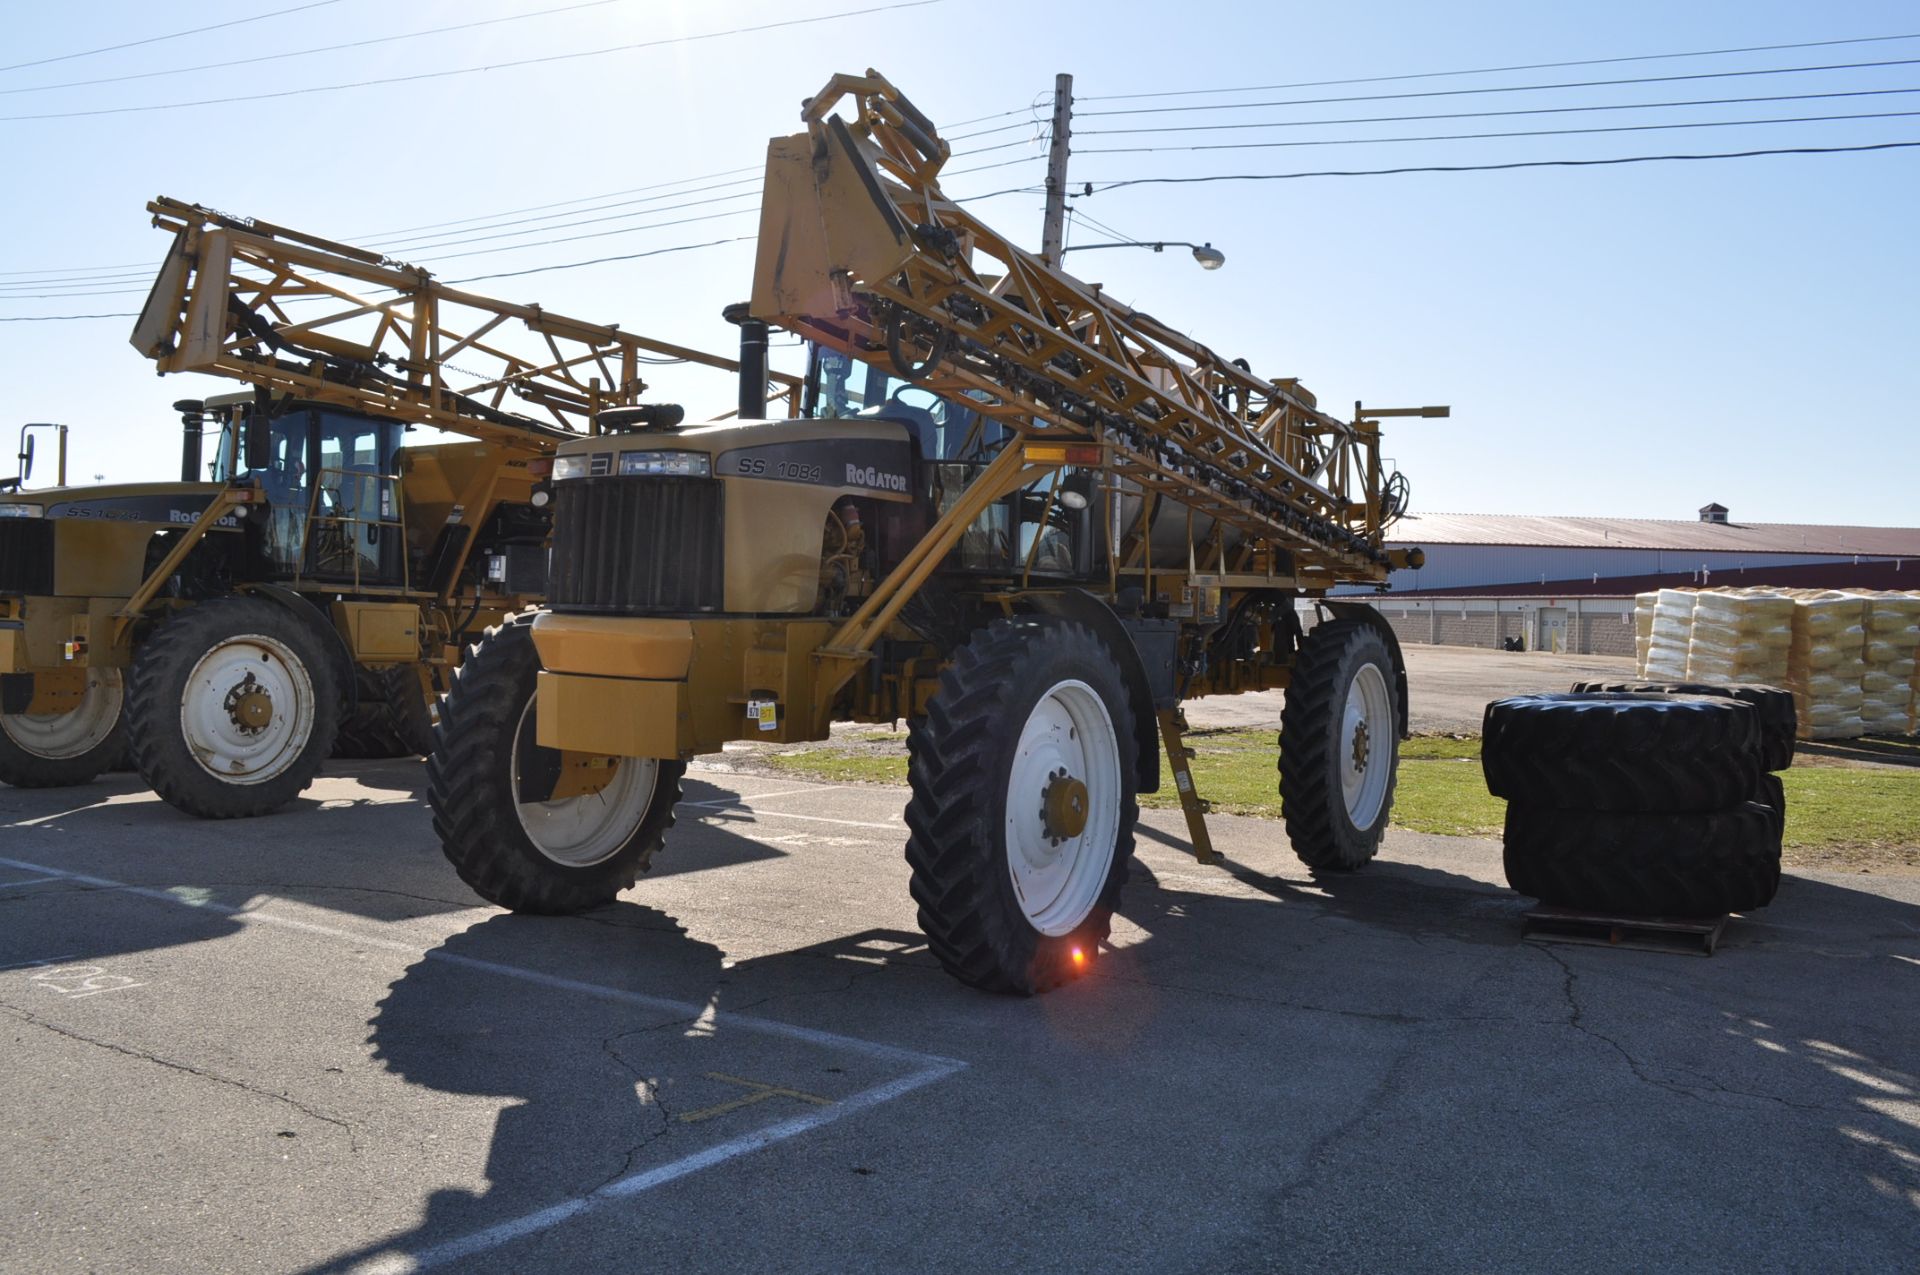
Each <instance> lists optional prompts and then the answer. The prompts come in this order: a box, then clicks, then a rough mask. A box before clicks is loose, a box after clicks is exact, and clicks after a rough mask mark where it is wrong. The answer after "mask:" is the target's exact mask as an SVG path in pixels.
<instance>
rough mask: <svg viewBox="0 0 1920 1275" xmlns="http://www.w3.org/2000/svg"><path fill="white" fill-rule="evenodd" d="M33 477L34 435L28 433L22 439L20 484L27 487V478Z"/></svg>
mask: <svg viewBox="0 0 1920 1275" xmlns="http://www.w3.org/2000/svg"><path fill="white" fill-rule="evenodd" d="M31 477H33V435H32V434H28V435H27V436H26V437H25V438H23V439H21V440H20V485H21V486H22V487H25V486H26V485H27V479H29V478H31Z"/></svg>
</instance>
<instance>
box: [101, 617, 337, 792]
mask: <svg viewBox="0 0 1920 1275" xmlns="http://www.w3.org/2000/svg"><path fill="white" fill-rule="evenodd" d="M324 636H325V635H324V634H322V633H321V632H320V631H319V629H318V627H317V626H316V625H313V624H308V623H305V622H303V621H302V620H301V618H300V617H299V616H298V615H297V614H295V613H294V612H293V611H291V610H289V609H287V608H286V607H284V606H281V605H280V604H279V603H277V602H270V601H268V600H266V599H265V598H254V597H244V596H242V597H226V598H215V599H213V600H211V601H207V602H201V603H198V604H196V605H194V606H192V607H189V608H188V609H186V610H184V611H181V612H178V613H176V614H175V615H174V616H173V617H172V618H170V619H168V620H167V621H166V622H165V623H163V624H162V625H161V626H160V627H159V628H158V629H156V630H155V631H154V633H153V635H152V636H151V637H149V638H148V639H147V640H146V642H145V643H144V644H143V645H142V646H141V647H140V649H139V651H138V652H137V653H136V654H135V655H134V660H133V669H132V673H131V676H130V677H129V678H128V683H127V698H128V708H127V749H128V753H129V754H130V755H131V757H132V758H133V764H134V768H135V769H136V770H138V771H139V772H140V777H141V778H142V779H144V780H146V782H147V784H148V786H149V787H151V788H152V789H153V790H154V792H156V793H158V794H159V795H160V797H161V798H162V799H163V800H164V801H166V802H167V803H168V804H169V805H171V806H173V807H174V808H176V809H178V810H184V811H186V812H187V813H188V814H190V815H198V816H200V817H201V818H203V819H243V818H249V817H251V816H254V815H264V814H267V813H269V812H271V811H274V810H277V809H279V808H280V807H281V806H284V805H286V804H287V803H288V802H289V801H292V800H293V799H294V798H295V797H297V796H299V795H300V793H301V792H302V791H303V790H304V789H305V788H306V786H307V785H308V784H310V783H312V782H313V777H314V776H315V775H316V774H318V773H319V770H320V764H321V762H323V761H325V760H326V758H327V757H328V755H329V754H331V753H332V752H333V738H334V733H335V731H336V729H337V728H338V725H339V709H340V687H339V686H338V685H337V683H336V682H335V680H334V672H333V663H332V658H331V652H330V651H328V650H327V648H326V646H325V645H324V644H323V640H324Z"/></svg>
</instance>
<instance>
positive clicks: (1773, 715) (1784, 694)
mask: <svg viewBox="0 0 1920 1275" xmlns="http://www.w3.org/2000/svg"><path fill="white" fill-rule="evenodd" d="M1573 689H1574V691H1575V692H1578V693H1593V692H1596V691H1597V692H1614V693H1620V692H1625V693H1628V694H1633V693H1646V692H1653V693H1656V694H1662V695H1721V696H1725V697H1726V698H1727V699H1737V700H1739V701H1740V702H1741V703H1742V704H1751V705H1752V706H1753V711H1754V712H1756V713H1758V714H1759V715H1760V764H1761V765H1762V766H1764V767H1765V768H1766V769H1768V770H1785V769H1786V768H1787V767H1789V766H1791V765H1793V743H1794V737H1795V735H1796V734H1797V733H1798V730H1799V725H1800V720H1799V715H1798V713H1797V711H1796V710H1795V708H1794V704H1793V692H1792V691H1783V690H1781V689H1780V688H1779V687H1777V686H1762V685H1760V684H1758V683H1756V682H1575V683H1574V684H1573Z"/></svg>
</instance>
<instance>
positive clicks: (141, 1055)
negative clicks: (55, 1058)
mask: <svg viewBox="0 0 1920 1275" xmlns="http://www.w3.org/2000/svg"><path fill="white" fill-rule="evenodd" d="M0 1009H5V1010H7V1011H8V1012H9V1013H11V1014H12V1015H13V1016H14V1017H15V1018H17V1019H19V1020H20V1021H21V1022H25V1023H31V1024H33V1025H34V1026H35V1027H41V1028H45V1029H46V1030H47V1031H50V1032H52V1033H53V1034H54V1035H56V1036H64V1037H65V1038H67V1039H68V1040H74V1041H79V1042H80V1043H81V1044H85V1045H92V1046H93V1047H94V1048H96V1049H105V1050H109V1051H111V1052H112V1053H116V1054H122V1055H124V1056H126V1057H128V1058H137V1059H139V1060H140V1061H142V1062H150V1063H154V1064H156V1065H158V1066H161V1067H166V1068H168V1069H170V1070H172V1071H180V1072H185V1073H186V1074H187V1075H189V1076H198V1077H199V1078H200V1079H202V1080H211V1081H213V1082H214V1083H215V1084H221V1085H227V1086H229V1087H231V1088H234V1089H239V1090H242V1091H243V1092H246V1093H250V1094H252V1095H254V1096H255V1097H256V1098H266V1099H268V1100H269V1101H272V1102H279V1103H284V1104H286V1105H287V1106H289V1107H292V1108H293V1109H294V1110H295V1111H298V1112H299V1113H300V1114H302V1115H304V1116H306V1117H308V1118H309V1119H312V1120H318V1121H320V1122H321V1123H323V1124H330V1125H334V1126H336V1127H337V1128H339V1129H340V1130H341V1131H343V1132H344V1133H345V1134H346V1135H347V1150H348V1152H349V1153H352V1154H358V1153H359V1150H360V1135H359V1134H358V1133H356V1132H355V1131H354V1128H353V1126H352V1125H351V1124H349V1123H348V1122H347V1121H345V1120H342V1119H340V1118H339V1117H338V1116H330V1115H327V1114H326V1113H325V1112H323V1111H317V1110H315V1109H314V1108H312V1107H309V1106H308V1105H307V1104H306V1103H304V1102H301V1101H300V1100H299V1099H298V1098H294V1097H291V1096H289V1095H287V1094H284V1093H274V1092H273V1091H272V1090H270V1089H261V1088H259V1087H258V1086H255V1085H250V1084H248V1083H247V1082H246V1081H244V1080H235V1079H234V1078H233V1077H231V1076H222V1075H220V1074H219V1073H218V1072H212V1071H207V1070H206V1069H204V1068H201V1067H195V1066H193V1065H192V1064H190V1063H183V1062H178V1061H176V1060H174V1059H171V1058H162V1057H160V1056H159V1055H158V1054H151V1053H148V1052H147V1051H145V1050H143V1049H135V1048H133V1047H132V1046H130V1045H120V1044H116V1043H114V1042H113V1041H110V1040H101V1039H99V1038H98V1037H95V1036H89V1035H87V1034H86V1033H85V1032H78V1031H74V1030H73V1029H72V1028H69V1027H63V1026H61V1025H60V1024H59V1023H56V1022H53V1021H51V1020H49V1019H45V1018H42V1017H40V1016H39V1015H38V1014H35V1013H34V1012H33V1011H32V1010H29V1009H23V1008H21V1007H20V1006H18V1005H13V1004H9V1003H6V1002H0Z"/></svg>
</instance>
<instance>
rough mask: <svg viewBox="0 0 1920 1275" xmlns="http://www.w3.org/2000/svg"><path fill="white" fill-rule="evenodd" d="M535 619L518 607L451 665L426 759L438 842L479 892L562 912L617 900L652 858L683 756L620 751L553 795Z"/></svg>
mask: <svg viewBox="0 0 1920 1275" xmlns="http://www.w3.org/2000/svg"><path fill="white" fill-rule="evenodd" d="M533 621H534V615H533V614H532V613H527V614H522V615H517V616H513V617H511V618H510V619H508V620H507V622H506V623H504V624H502V625H501V626H500V627H499V628H497V629H493V630H491V631H490V632H488V634H487V636H486V637H485V638H484V639H483V640H482V641H481V642H480V643H479V644H478V645H477V646H475V647H473V648H472V649H471V650H470V651H469V652H468V655H467V658H466V661H465V662H464V663H463V664H461V666H460V669H459V671H458V672H457V673H455V675H454V681H453V689H452V690H451V691H449V692H448V694H447V697H446V699H445V700H443V701H442V702H441V706H440V720H439V723H438V724H437V725H436V727H435V729H434V747H433V751H432V753H431V754H430V755H429V756H428V758H427V801H428V803H429V804H430V805H431V806H432V807H433V830H434V832H435V833H437V834H438V835H439V837H440V848H441V850H442V851H443V852H444V853H445V854H446V856H447V860H448V862H450V863H451V864H453V869H454V871H455V872H457V873H459V874H460V879H461V880H462V881H465V882H466V883H467V885H468V886H469V887H471V888H472V890H473V892H474V893H475V894H478V895H479V896H480V897H481V898H483V899H485V900H487V902H489V903H493V904H497V905H498V906H500V907H503V908H509V909H511V910H513V911H515V912H536V913H543V914H549V915H566V914H569V913H574V912H584V911H586V910H587V909H589V908H596V907H600V906H602V905H603V904H607V903H611V902H613V900H614V899H616V898H617V897H619V895H620V892H621V891H622V890H626V889H628V888H630V887H631V886H632V885H633V883H634V882H635V881H637V880H638V879H639V876H640V874H641V873H642V872H645V871H646V870H647V869H648V867H650V866H651V865H652V862H653V856H654V854H655V853H656V852H657V851H658V850H659V849H660V847H661V844H662V842H663V841H664V839H665V837H666V832H667V829H669V828H671V827H672V826H673V809H674V805H675V804H676V803H677V802H678V801H679V800H680V777H681V775H683V774H684V773H685V772H686V766H685V765H684V764H683V763H681V762H679V761H656V760H654V759H652V758H636V757H622V758H616V759H612V766H611V767H610V769H611V772H612V773H611V774H610V775H609V776H607V777H606V782H605V783H604V784H603V785H602V786H601V787H600V788H599V789H598V790H596V791H593V792H588V793H586V794H584V795H581V796H574V797H564V798H559V799H553V798H552V793H553V791H554V785H555V783H556V782H558V776H559V775H560V774H561V765H560V759H561V757H562V756H563V755H562V754H561V753H559V752H558V751H556V750H554V749H551V748H541V747H540V746H539V745H538V744H537V743H535V742H534V740H535V738H536V736H535V732H536V730H537V729H538V727H537V718H536V716H535V710H534V688H535V685H536V680H537V678H538V675H539V672H540V655H539V652H538V651H536V650H535V649H534V645H533ZM542 785H544V791H543V790H542Z"/></svg>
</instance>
